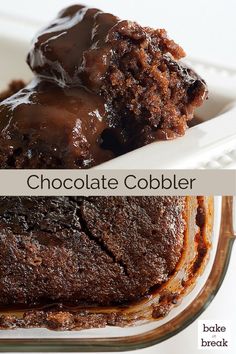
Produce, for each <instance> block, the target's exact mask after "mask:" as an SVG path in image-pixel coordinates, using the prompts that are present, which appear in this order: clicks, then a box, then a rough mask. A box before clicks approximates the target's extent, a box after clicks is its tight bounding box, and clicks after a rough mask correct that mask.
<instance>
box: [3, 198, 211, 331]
mask: <svg viewBox="0 0 236 354" xmlns="http://www.w3.org/2000/svg"><path fill="white" fill-rule="evenodd" d="M211 220H212V200H211V199H210V198H203V197H86V198H85V197H18V198H16V197H1V198H0V289H1V292H0V313H1V316H0V328H15V327H22V328H25V327H26V328H27V327H47V328H50V329H67V330H68V329H83V328H90V327H103V326H105V325H120V326H124V325H129V324H134V323H137V322H140V321H144V320H151V319H156V318H161V317H163V316H165V315H167V314H168V312H169V311H170V309H171V308H172V307H173V306H174V305H176V304H178V303H179V302H180V300H181V297H182V296H183V295H184V294H186V292H187V291H188V289H190V288H191V286H192V285H193V284H194V283H195V281H196V278H197V277H198V275H199V273H200V272H201V271H202V269H203V267H204V264H205V262H206V259H207V256H208V251H209V247H210V240H209V235H210V232H211Z"/></svg>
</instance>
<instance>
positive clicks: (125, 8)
mask: <svg viewBox="0 0 236 354" xmlns="http://www.w3.org/2000/svg"><path fill="white" fill-rule="evenodd" d="M81 1H82V3H84V4H88V5H89V6H95V7H99V8H102V9H103V10H106V11H111V12H113V13H114V14H117V15H118V16H120V17H121V18H126V19H133V20H136V21H138V22H140V23H141V24H145V25H149V26H152V27H159V28H166V29H167V30H168V33H169V35H170V37H171V38H173V39H175V40H176V41H177V42H179V43H180V44H181V45H182V46H183V48H184V49H185V51H186V52H187V53H188V54H189V55H190V56H191V57H195V58H199V59H202V60H205V61H208V62H214V63H218V64H220V65H223V66H226V67H231V68H236V46H235V33H236V19H235V15H236V1H235V0H224V1H223V0H208V1H206V0H198V1H191V0H178V1H171V0H169V1H158V0H145V1H141V0H126V1H125V0H110V1H108V0H99V1H96V0H87V1H86V0H81ZM77 2H78V1H77ZM74 3H76V0H74V1H71V0H51V1H47V2H46V1H37V2H36V1H31V0H21V1H18V0H8V1H1V2H0V13H6V14H8V15H9V14H10V16H13V17H14V16H19V15H20V16H22V18H27V19H30V20H31V21H33V22H34V23H35V22H37V23H42V22H45V21H47V20H49V19H51V18H53V17H55V15H56V13H57V12H58V11H59V10H60V9H61V8H62V7H65V6H67V5H69V4H74ZM45 5H46V7H47V10H46V11H45ZM45 12H46V13H45ZM235 269H236V248H235V247H234V250H233V254H232V258H231V263H230V266H229V269H228V272H227V275H226V278H225V281H224V283H223V285H222V287H221V289H220V291H219V293H218V294H217V296H216V297H215V299H214V300H213V302H212V303H211V304H210V306H209V307H208V309H207V310H206V311H205V312H204V313H203V314H202V316H201V317H200V319H205V320H207V319H211V320H220V319H222V320H229V321H232V322H231V331H232V337H234V340H233V341H232V346H231V349H229V350H221V351H220V352H222V353H229V354H233V353H236V337H235V333H236V300H235V299H236V295H235V294H236V281H235ZM201 352H202V353H204V351H199V350H198V349H197V321H195V322H194V323H193V324H192V325H191V326H189V327H188V328H187V329H186V330H184V331H182V332H181V333H180V334H178V335H176V336H175V337H173V338H171V339H170V340H168V341H166V342H164V343H161V344H159V345H157V346H155V347H152V348H149V349H145V350H140V351H137V352H136V353H138V354H141V353H147V354H152V353H153V354H154V353H156V354H158V353H160V354H178V353H179V354H180V353H181V354H190V353H191V354H197V353H201ZM208 352H210V353H215V352H217V351H216V350H212V351H208Z"/></svg>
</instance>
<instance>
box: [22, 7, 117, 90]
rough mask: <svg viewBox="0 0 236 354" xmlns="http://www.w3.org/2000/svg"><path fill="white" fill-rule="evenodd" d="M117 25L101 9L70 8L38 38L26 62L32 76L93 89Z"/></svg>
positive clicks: (105, 63)
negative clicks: (109, 40) (111, 32)
mask: <svg viewBox="0 0 236 354" xmlns="http://www.w3.org/2000/svg"><path fill="white" fill-rule="evenodd" d="M118 22H119V19H118V18H117V17H115V16H113V15H111V14H109V13H104V12H102V11H101V10H98V9H90V8H87V7H85V6H81V5H74V6H71V7H69V8H67V9H66V10H64V11H62V12H61V13H60V14H59V16H58V18H57V19H55V20H54V21H53V22H52V23H51V24H50V25H49V26H48V27H47V28H45V29H43V30H42V31H41V32H40V33H39V34H38V35H37V37H36V39H35V40H34V42H33V47H32V49H31V51H30V53H29V55H28V59H27V61H28V63H29V65H30V67H31V69H32V70H33V71H34V72H35V73H37V74H39V75H41V76H43V77H46V78H53V79H54V80H56V81H57V82H59V84H61V85H79V84H81V83H82V84H85V85H86V86H88V87H89V88H90V89H93V90H96V89H98V88H99V87H100V86H101V82H102V80H103V79H104V77H105V74H106V71H107V69H108V67H109V60H110V56H111V53H112V45H111V43H108V41H107V39H108V33H109V31H110V29H111V28H112V27H113V26H114V25H115V24H117V23H118Z"/></svg>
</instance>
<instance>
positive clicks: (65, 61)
mask: <svg viewBox="0 0 236 354" xmlns="http://www.w3.org/2000/svg"><path fill="white" fill-rule="evenodd" d="M184 56H185V53H184V51H183V49H182V48H181V47H180V46H178V45H177V44H176V43H175V42H174V41H172V40H170V39H169V38H168V37H167V33H166V31H165V30H163V29H158V30H154V29H151V28H149V27H141V26H140V25H138V24H137V23H135V22H131V21H121V20H120V19H119V18H117V17H115V16H113V15H111V14H108V13H104V12H102V11H100V10H98V9H89V8H86V7H84V6H81V5H75V6H72V7H69V8H67V9H66V10H64V11H62V12H61V13H60V14H59V16H58V18H57V19H56V20H55V21H53V22H52V23H51V24H50V25H49V26H48V27H47V28H46V29H44V30H43V31H41V32H40V33H39V34H38V36H37V38H36V39H35V41H34V44H33V48H32V49H31V51H30V53H29V55H28V63H29V65H30V67H31V68H32V70H33V71H34V72H35V73H37V74H38V75H41V76H42V77H44V78H46V79H53V80H55V81H57V82H58V83H59V84H60V85H63V86H65V85H67V86H68V85H69V86H70V85H74V86H77V85H84V86H86V87H88V88H89V89H90V90H92V91H94V92H96V93H97V94H99V95H102V96H103V97H105V99H106V100H107V102H108V114H109V116H110V126H111V128H114V127H116V128H117V129H116V130H115V131H114V130H113V129H110V130H109V134H111V135H114V136H116V137H117V135H118V133H119V135H120V136H119V139H117V141H119V142H120V143H121V145H122V146H121V150H123V151H127V150H132V149H134V148H136V147H138V146H142V145H144V144H147V143H149V142H151V141H154V140H158V139H170V138H174V137H176V136H179V135H183V134H184V132H185V130H186V128H187V122H188V121H189V120H191V119H192V118H193V112H194V109H195V108H196V107H198V106H200V105H201V104H202V103H203V101H204V99H205V98H206V96H207V89H206V84H205V82H204V81H203V80H202V79H201V78H200V77H199V76H198V75H197V74H196V73H195V72H194V71H193V70H191V69H190V68H188V67H187V66H186V65H184V64H183V63H181V62H180V61H179V59H181V58H182V57H184ZM106 134H108V132H106ZM106 136H107V135H106Z"/></svg>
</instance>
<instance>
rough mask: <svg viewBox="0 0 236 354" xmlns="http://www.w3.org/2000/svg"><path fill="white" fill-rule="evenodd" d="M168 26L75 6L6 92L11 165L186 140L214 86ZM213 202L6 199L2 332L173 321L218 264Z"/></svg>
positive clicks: (5, 158) (0, 221) (45, 33)
mask: <svg viewBox="0 0 236 354" xmlns="http://www.w3.org/2000/svg"><path fill="white" fill-rule="evenodd" d="M184 55H185V53H184V51H183V49H182V48H181V47H180V46H179V45H177V44H176V43H175V42H174V41H172V40H170V39H169V38H168V36H167V34H166V31H165V30H163V29H158V30H154V29H151V28H149V27H141V26H140V25H138V24H137V23H135V22H131V21H122V20H120V19H119V18H117V17H115V16H113V15H111V14H108V13H104V12H102V11H100V10H97V9H89V8H87V7H85V6H80V5H75V6H71V7H69V8H67V9H65V10H63V11H62V12H61V13H60V14H59V15H58V17H57V18H56V19H55V20H54V21H53V22H52V23H50V24H49V25H48V26H47V27H46V28H44V29H43V30H42V31H41V32H40V33H39V34H38V35H37V37H36V38H35V40H34V41H33V45H32V48H31V50H30V52H29V54H28V56H27V62H28V64H29V66H30V68H31V69H32V71H33V72H34V78H33V80H32V82H30V83H28V84H25V83H24V82H22V81H13V82H12V83H11V84H10V86H9V89H8V90H6V91H4V92H2V93H1V94H0V168H2V169H5V168H10V169H11V168H13V169H26V168H29V169H32V168H36V169H38V168H39V169H43V168H47V169H51V168H57V169H66V168H67V169H80V168H90V167H92V166H95V165H98V164H101V163H103V162H105V161H108V160H110V159H112V158H115V157H116V156H119V155H121V154H125V153H127V152H129V151H131V150H134V149H136V148H139V147H142V146H144V145H146V144H149V143H151V142H154V141H157V140H161V139H173V138H176V137H178V136H181V135H183V134H184V133H185V131H186V129H187V126H188V122H189V121H190V120H191V119H192V118H193V113H194V110H195V108H196V107H198V106H200V105H201V104H202V103H203V101H204V100H205V99H206V97H207V88H206V84H205V82H204V80H203V79H201V78H200V77H199V76H198V75H197V74H196V73H195V72H194V71H193V70H192V69H190V68H189V67H187V66H186V65H185V64H183V63H182V62H181V61H180V59H181V58H182V57H184ZM212 205H213V202H212V199H211V198H207V197H160V196H155V197H0V329H14V328H32V327H46V328H49V329H54V330H55V329H58V330H78V329H86V328H98V327H104V326H106V325H113V326H126V325H133V324H139V323H143V322H144V321H149V320H153V319H159V318H162V317H163V316H166V315H167V314H168V313H169V311H170V310H171V309H172V307H174V306H175V305H177V304H178V303H179V302H180V301H181V299H182V297H183V296H184V295H186V294H187V293H188V291H190V289H191V288H192V286H193V285H194V284H195V282H196V279H197V277H198V276H199V275H200V274H201V272H202V270H203V268H204V265H205V263H206V260H207V257H208V253H209V248H210V235H211V230H212V208H213V207H212Z"/></svg>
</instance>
